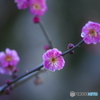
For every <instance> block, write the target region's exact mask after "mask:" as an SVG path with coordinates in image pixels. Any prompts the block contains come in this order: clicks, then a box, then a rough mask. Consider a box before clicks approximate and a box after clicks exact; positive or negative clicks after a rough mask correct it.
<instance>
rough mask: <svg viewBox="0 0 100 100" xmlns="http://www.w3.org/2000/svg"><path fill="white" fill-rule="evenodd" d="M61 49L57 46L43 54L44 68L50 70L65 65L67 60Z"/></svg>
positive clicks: (58, 68) (59, 68)
mask: <svg viewBox="0 0 100 100" xmlns="http://www.w3.org/2000/svg"><path fill="white" fill-rule="evenodd" d="M61 54H62V52H61V51H59V50H58V49H56V48H53V49H49V50H48V51H46V53H44V54H43V60H44V61H43V64H44V68H46V69H49V70H50V71H55V70H61V69H62V68H63V67H64V65H65V60H64V58H63V57H62V56H60V55H61Z"/></svg>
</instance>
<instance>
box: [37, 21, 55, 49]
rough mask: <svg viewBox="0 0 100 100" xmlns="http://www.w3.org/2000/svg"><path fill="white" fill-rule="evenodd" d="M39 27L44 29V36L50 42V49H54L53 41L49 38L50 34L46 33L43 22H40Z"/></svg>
mask: <svg viewBox="0 0 100 100" xmlns="http://www.w3.org/2000/svg"><path fill="white" fill-rule="evenodd" d="M39 25H40V27H41V29H42V31H43V34H44V36H45V38H46V39H47V41H48V43H49V45H50V47H51V48H53V47H54V45H53V43H52V41H51V39H50V37H49V35H48V32H47V31H46V29H45V27H44V25H43V22H42V21H40V22H39Z"/></svg>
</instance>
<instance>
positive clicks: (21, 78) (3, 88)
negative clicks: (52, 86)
mask: <svg viewBox="0 0 100 100" xmlns="http://www.w3.org/2000/svg"><path fill="white" fill-rule="evenodd" d="M83 42H84V41H83V40H81V41H80V42H79V43H77V44H76V45H75V46H74V47H73V48H71V49H69V50H66V51H65V52H63V53H62V55H61V56H65V55H66V54H68V53H69V52H71V51H72V50H74V49H75V48H77V47H79V46H80V45H81V44H82V43H83ZM42 67H43V64H40V65H39V66H37V67H35V68H33V69H32V70H31V71H29V72H27V73H25V74H23V75H21V76H19V77H18V78H16V79H14V80H12V81H11V83H9V84H4V85H3V86H1V87H0V95H2V94H3V91H4V90H5V89H7V88H8V87H9V86H10V85H12V84H16V83H17V82H18V81H23V79H24V78H27V77H26V76H28V75H30V76H31V74H32V73H35V72H36V71H41V68H42Z"/></svg>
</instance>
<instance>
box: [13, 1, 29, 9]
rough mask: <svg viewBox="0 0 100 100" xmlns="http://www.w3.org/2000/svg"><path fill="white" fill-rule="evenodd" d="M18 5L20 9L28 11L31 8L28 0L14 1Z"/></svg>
mask: <svg viewBox="0 0 100 100" xmlns="http://www.w3.org/2000/svg"><path fill="white" fill-rule="evenodd" d="M14 1H15V3H17V7H18V9H26V8H27V7H28V6H29V1H28V0H14Z"/></svg>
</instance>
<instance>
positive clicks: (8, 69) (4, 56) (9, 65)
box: [0, 48, 20, 75]
mask: <svg viewBox="0 0 100 100" xmlns="http://www.w3.org/2000/svg"><path fill="white" fill-rule="evenodd" d="M19 61H20V58H19V56H18V54H17V52H16V50H10V49H9V48H7V49H6V50H5V52H0V64H1V65H0V73H2V74H10V75H11V74H12V73H13V72H14V71H15V70H16V66H17V64H18V62H19Z"/></svg>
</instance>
